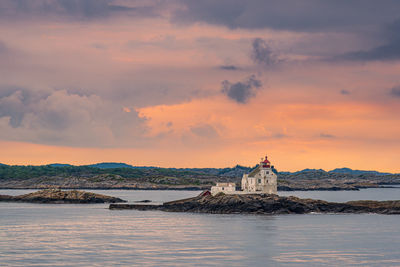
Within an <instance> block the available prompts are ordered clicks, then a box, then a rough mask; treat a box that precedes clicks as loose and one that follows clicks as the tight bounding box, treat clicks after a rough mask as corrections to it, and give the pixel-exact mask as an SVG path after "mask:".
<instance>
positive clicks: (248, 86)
mask: <svg viewBox="0 0 400 267" xmlns="http://www.w3.org/2000/svg"><path fill="white" fill-rule="evenodd" d="M261 86H262V83H261V81H260V80H257V79H256V77H255V75H251V76H250V77H249V78H247V79H246V80H244V81H241V82H236V83H231V82H229V81H227V80H225V81H223V82H222V89H221V92H222V93H223V94H225V95H226V96H228V97H229V98H230V99H232V100H234V101H236V102H237V103H240V104H245V103H247V102H248V101H249V99H250V98H252V97H254V96H255V95H256V93H257V90H258V89H260V88H261Z"/></svg>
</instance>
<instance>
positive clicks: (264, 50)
mask: <svg viewBox="0 0 400 267" xmlns="http://www.w3.org/2000/svg"><path fill="white" fill-rule="evenodd" d="M251 59H252V60H253V61H254V62H255V63H257V64H259V65H262V66H265V67H271V66H273V65H275V64H276V63H278V58H277V56H276V54H275V53H274V52H273V51H272V49H271V47H270V46H269V45H268V43H267V42H266V41H265V40H263V39H261V38H256V39H254V40H253V42H252V50H251Z"/></svg>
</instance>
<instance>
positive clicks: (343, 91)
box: [340, 89, 350, 95]
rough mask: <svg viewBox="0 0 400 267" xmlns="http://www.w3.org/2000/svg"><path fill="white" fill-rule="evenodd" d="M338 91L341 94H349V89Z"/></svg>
mask: <svg viewBox="0 0 400 267" xmlns="http://www.w3.org/2000/svg"><path fill="white" fill-rule="evenodd" d="M340 93H341V94H342V95H349V94H350V91H348V90H345V89H343V90H340Z"/></svg>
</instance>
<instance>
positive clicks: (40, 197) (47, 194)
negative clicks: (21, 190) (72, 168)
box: [0, 189, 126, 204]
mask: <svg viewBox="0 0 400 267" xmlns="http://www.w3.org/2000/svg"><path fill="white" fill-rule="evenodd" d="M0 201H3V202H4V201H6V202H29V203H54V204H89V203H117V202H126V201H125V200H122V199H120V198H117V197H110V196H106V195H101V194H95V193H90V192H85V191H78V190H69V191H63V190H60V189H44V190H40V191H37V192H33V193H29V194H25V195H19V196H9V195H0Z"/></svg>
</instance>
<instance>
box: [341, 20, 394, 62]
mask: <svg viewBox="0 0 400 267" xmlns="http://www.w3.org/2000/svg"><path fill="white" fill-rule="evenodd" d="M377 38H379V39H381V40H382V41H383V42H384V43H383V44H382V45H379V46H376V47H374V48H372V49H369V50H360V51H354V52H349V53H346V54H344V55H340V56H338V57H336V59H344V60H352V61H392V60H399V59H400V19H396V20H395V21H394V22H392V23H389V24H386V25H384V26H382V29H381V31H380V32H379V34H378V35H377Z"/></svg>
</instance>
